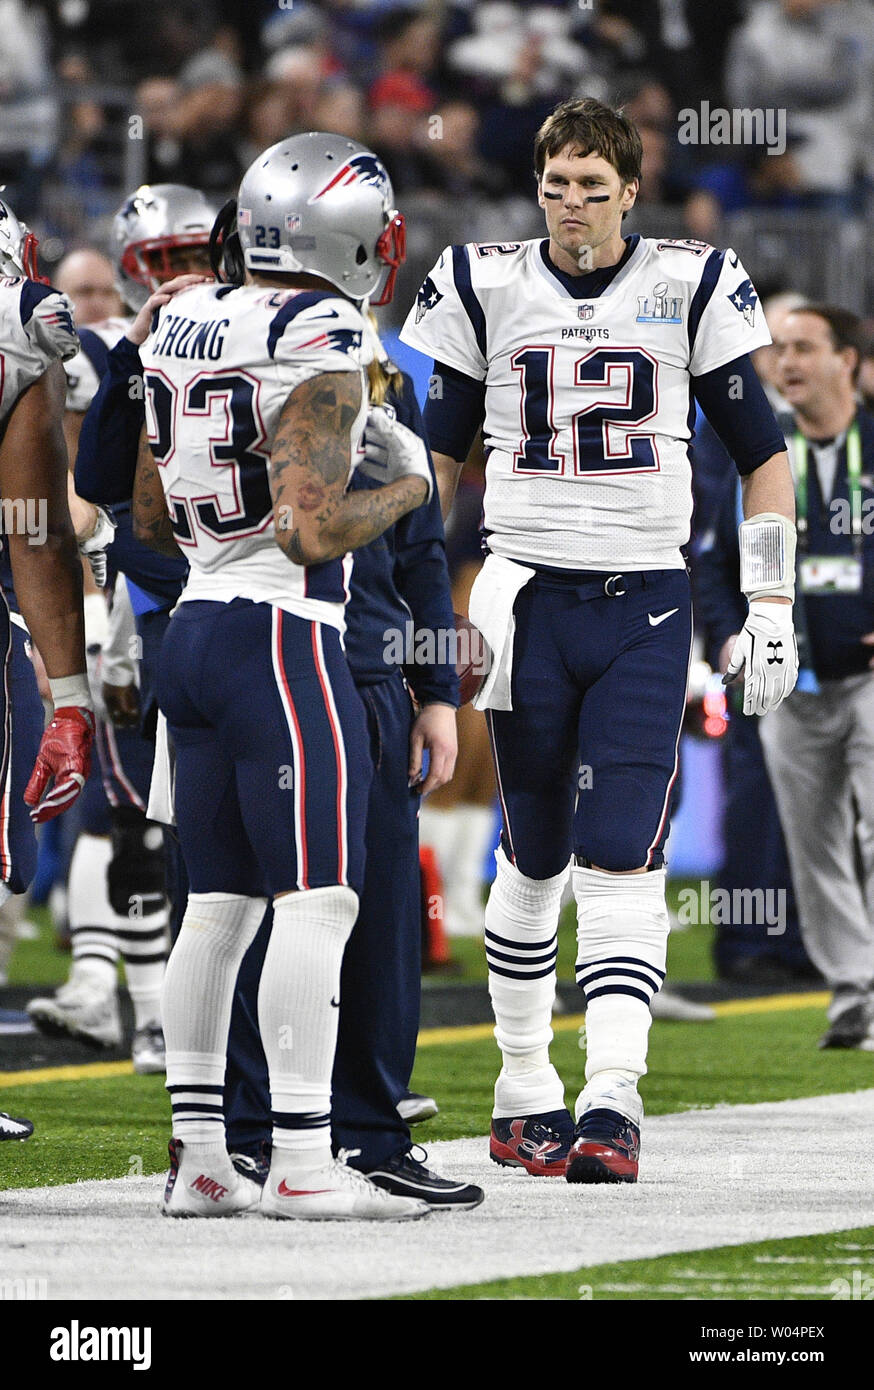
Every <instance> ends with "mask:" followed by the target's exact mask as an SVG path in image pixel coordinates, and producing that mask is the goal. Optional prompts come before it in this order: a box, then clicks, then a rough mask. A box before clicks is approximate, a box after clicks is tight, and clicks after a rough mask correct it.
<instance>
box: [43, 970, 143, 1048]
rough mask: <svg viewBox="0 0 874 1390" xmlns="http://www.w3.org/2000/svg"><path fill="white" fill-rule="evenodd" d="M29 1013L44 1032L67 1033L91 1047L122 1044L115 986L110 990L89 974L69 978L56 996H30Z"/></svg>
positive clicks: (50, 1033)
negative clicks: (38, 997) (36, 997)
mask: <svg viewBox="0 0 874 1390" xmlns="http://www.w3.org/2000/svg"><path fill="white" fill-rule="evenodd" d="M27 1012H28V1013H29V1014H30V1016H31V1018H32V1019H33V1021H34V1023H35V1024H36V1026H37V1028H39V1030H40V1032H41V1033H48V1034H49V1035H50V1036H57V1035H58V1034H63V1033H67V1034H69V1035H70V1036H71V1037H74V1038H81V1040H82V1041H83V1042H86V1043H90V1044H91V1046H92V1047H118V1046H119V1045H120V1044H121V1015H120V1013H119V1008H118V993H117V991H116V989H115V986H114V985H112V986H110V987H109V989H107V988H106V986H105V985H104V984H102V983H98V982H96V981H94V980H93V979H89V978H88V977H82V978H80V979H77V980H68V981H67V983H66V984H65V985H61V987H60V989H58V990H56V991H55V993H54V994H53V995H51V996H49V997H47V998H44V999H31V1001H30V1003H29V1004H28V1005H27Z"/></svg>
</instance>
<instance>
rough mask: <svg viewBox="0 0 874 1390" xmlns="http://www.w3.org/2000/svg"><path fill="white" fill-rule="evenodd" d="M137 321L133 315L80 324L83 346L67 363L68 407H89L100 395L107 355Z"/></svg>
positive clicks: (71, 408) (82, 409) (75, 408)
mask: <svg viewBox="0 0 874 1390" xmlns="http://www.w3.org/2000/svg"><path fill="white" fill-rule="evenodd" d="M132 323H133V316H132V315H131V317H130V318H110V319H103V320H102V321H101V322H100V323H89V324H88V325H87V327H83V328H80V330H79V340H80V343H81V346H80V348H79V351H78V352H77V353H76V356H75V357H73V358H71V359H70V361H69V362H68V363H67V364H66V366H65V367H64V371H65V372H66V373H67V409H68V410H78V411H82V412H84V411H86V410H87V409H88V407H89V405H90V404H91V402H92V401H93V399H94V397H95V396H96V395H97V388H98V386H99V385H100V381H101V378H102V376H103V374H104V372H105V371H106V358H107V354H108V353H109V350H110V349H111V348H114V347H115V345H116V343H117V342H118V340H119V338H121V337H123V336H124V334H125V333H126V332H127V330H128V329H129V328H130V326H131V324H132Z"/></svg>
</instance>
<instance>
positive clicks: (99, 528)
mask: <svg viewBox="0 0 874 1390" xmlns="http://www.w3.org/2000/svg"><path fill="white" fill-rule="evenodd" d="M96 510H97V520H96V521H95V523H94V530H93V531H92V532H91V535H90V536H89V537H88V539H87V540H84V541H80V542H79V554H80V555H84V556H85V559H86V560H87V561H88V563H89V565H90V566H91V573H92V574H93V575H94V583H95V584H96V585H97V587H98V589H103V588H105V587H106V563H107V562H106V547H107V546H108V545H111V544H112V540H113V537H114V536H115V522H114V521H113V519H112V517H111V516H110V515H109V512H105V511H104V510H103V508H102V507H98V508H97V509H96Z"/></svg>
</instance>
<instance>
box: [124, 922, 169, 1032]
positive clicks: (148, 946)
mask: <svg viewBox="0 0 874 1390" xmlns="http://www.w3.org/2000/svg"><path fill="white" fill-rule="evenodd" d="M169 919H170V914H169V911H168V909H167V908H166V907H162V908H161V909H160V911H159V912H150V913H149V914H148V915H147V916H143V917H139V918H137V917H134V916H131V917H129V918H127V919H125V926H124V929H123V934H122V935H121V937H120V940H121V951H122V956H123V957H124V973H125V977H126V979H127V988H128V993H129V994H130V997H131V1002H132V1003H133V1006H134V1027H135V1028H143V1027H145V1025H146V1024H147V1023H160V1021H161V989H162V986H163V983H164V971H165V969H166V967H167V948H168V945H169V935H168V931H167V927H168V923H169Z"/></svg>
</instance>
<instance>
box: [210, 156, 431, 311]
mask: <svg viewBox="0 0 874 1390" xmlns="http://www.w3.org/2000/svg"><path fill="white" fill-rule="evenodd" d="M237 231H238V234H239V242H240V248H241V250H242V254H243V260H244V263H245V265H246V266H248V268H249V269H250V270H254V271H262V272H263V273H266V274H269V273H270V271H282V272H285V273H289V272H292V273H294V272H296V273H301V272H304V271H305V272H307V273H309V274H311V275H320V276H322V277H323V278H324V279H325V280H330V282H331V284H332V285H336V286H337V288H338V289H339V290H341V291H342V292H343V294H345V295H348V296H349V298H350V299H354V300H358V301H361V300H363V299H367V298H369V299H370V300H371V303H373V304H387V303H388V301H389V300H390V299H391V296H392V292H393V291H394V282H395V277H396V275H397V271H398V267H399V266H400V265H401V264H402V262H403V259H404V254H405V249H406V233H405V228H404V219H403V217H402V216H401V214H400V213H399V212H398V211H397V209H396V208H395V205H394V192H393V190H392V186H391V180H390V179H389V176H388V174H387V172H386V170H385V167H384V166H383V164H382V162H381V160H379V159H378V158H377V157H376V155H375V154H374V153H373V151H372V150H369V149H368V148H367V146H366V145H360V144H359V143H358V141H357V140H350V139H349V138H348V137H347V136H345V135H328V134H325V133H324V132H322V131H316V130H311V131H309V132H307V133H306V134H304V135H292V136H289V138H288V139H287V140H280V141H279V143H278V144H276V145H272V146H271V147H270V149H269V150H265V151H264V153H263V154H262V155H259V156H258V158H257V159H256V160H255V162H254V164H252V165H251V166H250V167H249V169H247V171H246V173H245V174H244V176H243V181H242V183H241V184H240V191H239V194H238V196H237Z"/></svg>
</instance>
